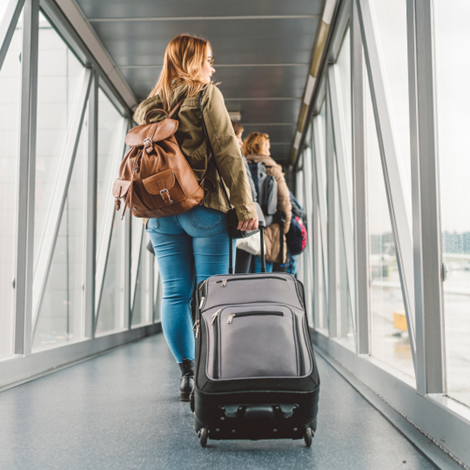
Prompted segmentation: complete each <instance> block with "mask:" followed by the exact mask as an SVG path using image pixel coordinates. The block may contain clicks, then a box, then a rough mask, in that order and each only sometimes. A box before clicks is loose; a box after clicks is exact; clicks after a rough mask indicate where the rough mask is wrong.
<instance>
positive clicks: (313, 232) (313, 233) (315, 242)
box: [307, 117, 322, 329]
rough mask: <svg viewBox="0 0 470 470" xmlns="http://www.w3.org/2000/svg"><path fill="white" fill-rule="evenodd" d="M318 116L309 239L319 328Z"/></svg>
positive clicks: (314, 310) (315, 323)
mask: <svg viewBox="0 0 470 470" xmlns="http://www.w3.org/2000/svg"><path fill="white" fill-rule="evenodd" d="M315 119H316V117H313V118H312V120H311V123H310V125H311V128H312V130H311V132H312V141H311V143H310V146H311V154H312V160H313V161H312V181H311V187H312V214H311V219H312V224H311V225H312V228H311V229H309V231H307V233H309V234H310V235H309V240H310V246H312V252H311V256H312V258H313V263H312V264H313V328H315V329H317V328H319V327H320V325H321V318H320V315H321V313H320V276H321V275H322V273H321V272H320V269H319V261H320V260H321V252H320V242H319V237H318V236H317V233H319V231H317V226H318V225H319V224H318V221H319V211H318V191H317V186H318V185H317V174H316V163H315V150H314V143H313V141H314V138H315V134H314V121H315Z"/></svg>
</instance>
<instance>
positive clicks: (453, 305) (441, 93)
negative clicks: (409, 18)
mask: <svg viewBox="0 0 470 470" xmlns="http://www.w3.org/2000/svg"><path fill="white" fill-rule="evenodd" d="M434 8H435V14H434V19H435V27H436V34H435V45H436V85H437V109H438V110H439V113H438V114H437V117H438V130H439V134H438V139H437V141H438V142H439V165H440V174H439V177H440V192H441V229H442V257H443V261H444V263H445V266H446V268H447V279H446V280H445V282H444V283H443V290H444V315H445V317H444V318H445V345H446V372H447V393H448V395H450V396H451V397H452V398H455V399H457V400H459V401H461V402H462V403H465V404H467V405H470V374H469V373H468V371H469V370H470V341H469V339H468V338H469V336H470V316H469V311H470V213H469V212H468V210H466V209H465V204H466V201H468V200H469V198H470V185H469V184H468V176H467V175H468V173H469V172H468V171H467V169H469V170H470V161H469V159H468V148H469V146H470V133H469V132H468V129H469V124H470V117H469V115H468V108H469V106H470V90H469V88H468V84H467V81H466V77H467V75H468V74H467V72H468V71H470V64H469V63H468V61H466V60H462V58H463V57H467V45H468V43H469V41H470V30H469V28H468V25H467V22H466V19H467V18H468V15H470V3H469V2H468V1H465V0H455V1H453V2H443V1H442V0H436V1H435V2H434ZM462 54H463V55H462Z"/></svg>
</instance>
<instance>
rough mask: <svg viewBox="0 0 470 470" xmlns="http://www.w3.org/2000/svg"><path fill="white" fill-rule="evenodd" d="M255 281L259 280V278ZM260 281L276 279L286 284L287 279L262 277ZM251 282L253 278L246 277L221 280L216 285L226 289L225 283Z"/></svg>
mask: <svg viewBox="0 0 470 470" xmlns="http://www.w3.org/2000/svg"><path fill="white" fill-rule="evenodd" d="M257 279H259V277H258V278H257ZM261 279H277V280H278V281H284V282H287V279H283V278H282V277H277V276H263V277H262V278H261ZM252 280H253V278H252V277H251V276H247V277H238V278H236V279H222V280H221V281H217V282H216V284H220V283H222V287H226V286H227V282H234V281H252Z"/></svg>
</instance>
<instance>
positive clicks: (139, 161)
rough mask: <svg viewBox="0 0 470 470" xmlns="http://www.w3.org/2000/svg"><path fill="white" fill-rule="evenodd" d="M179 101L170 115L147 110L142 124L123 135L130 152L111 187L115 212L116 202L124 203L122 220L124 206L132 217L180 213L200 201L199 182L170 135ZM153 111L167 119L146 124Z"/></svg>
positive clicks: (173, 130) (118, 205) (176, 124)
mask: <svg viewBox="0 0 470 470" xmlns="http://www.w3.org/2000/svg"><path fill="white" fill-rule="evenodd" d="M183 100H184V98H183ZM183 100H181V101H180V102H179V103H178V104H177V105H176V106H175V108H174V109H173V110H172V111H171V112H170V114H168V113H167V112H166V111H164V110H163V109H153V110H151V111H150V112H149V113H147V115H146V116H145V124H142V125H140V126H137V127H134V128H133V129H131V130H130V131H129V132H128V133H127V135H126V144H127V145H128V146H129V147H130V150H129V152H128V153H127V155H126V156H125V157H124V160H123V161H122V163H121V166H120V168H119V178H118V179H117V180H116V181H115V182H114V185H113V196H114V197H115V198H116V210H119V208H120V207H121V201H120V199H124V200H125V206H124V210H123V212H122V217H124V214H125V212H126V208H127V206H129V207H130V211H131V214H132V215H134V216H135V217H143V218H157V217H167V216H169V215H178V214H183V213H184V212H187V211H189V210H190V209H192V208H193V207H195V206H197V205H198V204H200V203H201V201H202V199H203V198H204V189H203V187H202V183H201V184H199V183H198V181H197V179H196V177H195V176H194V172H193V170H192V169H191V167H190V166H189V163H188V161H187V160H186V158H185V156H184V155H183V153H182V152H181V149H180V147H179V145H178V142H177V141H176V138H175V136H174V134H175V132H176V130H177V129H178V124H179V123H178V121H176V120H175V119H171V118H172V116H173V115H174V113H175V112H176V110H177V109H178V108H179V106H180V105H181V103H182V102H183ZM155 111H163V112H164V113H165V114H166V115H167V118H166V119H164V120H163V121H160V122H157V123H155V124H150V123H149V117H150V115H151V114H152V113H154V112H155Z"/></svg>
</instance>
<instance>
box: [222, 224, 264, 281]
mask: <svg viewBox="0 0 470 470" xmlns="http://www.w3.org/2000/svg"><path fill="white" fill-rule="evenodd" d="M232 230H233V227H229V229H228V233H229V237H230V241H229V246H228V256H229V268H228V273H229V274H233V271H234V269H233V235H232ZM252 237H256V234H255V235H252ZM259 237H260V241H261V272H262V273H265V272H266V253H265V252H264V220H260V221H259Z"/></svg>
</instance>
